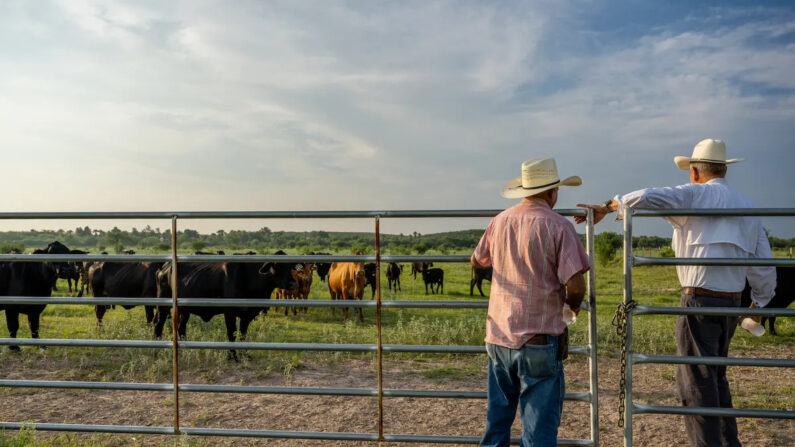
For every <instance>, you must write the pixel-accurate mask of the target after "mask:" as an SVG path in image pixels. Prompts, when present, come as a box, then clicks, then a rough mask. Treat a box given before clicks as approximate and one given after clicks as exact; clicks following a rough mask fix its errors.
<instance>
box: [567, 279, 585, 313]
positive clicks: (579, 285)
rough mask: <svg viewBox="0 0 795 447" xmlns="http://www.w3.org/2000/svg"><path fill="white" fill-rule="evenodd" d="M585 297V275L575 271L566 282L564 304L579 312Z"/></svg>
mask: <svg viewBox="0 0 795 447" xmlns="http://www.w3.org/2000/svg"><path fill="white" fill-rule="evenodd" d="M584 297H585V275H583V274H582V273H576V274H575V275H574V276H572V277H571V279H569V281H568V282H567V283H566V304H568V305H569V307H570V308H571V310H573V311H574V313H575V314H578V313H579V312H580V305H581V304H582V300H583V298H584Z"/></svg>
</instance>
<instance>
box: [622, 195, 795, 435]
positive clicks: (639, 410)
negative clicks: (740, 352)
mask: <svg viewBox="0 0 795 447" xmlns="http://www.w3.org/2000/svg"><path fill="white" fill-rule="evenodd" d="M669 216H724V217H726V216H795V209H793V208H769V209H763V208H750V209H741V208H736V209H680V210H645V209H644V210H640V209H639V210H633V209H626V210H625V214H624V301H623V306H624V310H625V315H626V339H625V347H626V371H625V374H624V376H623V379H624V381H625V383H626V394H625V398H624V401H623V404H624V407H625V413H624V446H626V447H630V446H632V416H633V415H635V414H644V413H648V414H678V415H700V416H719V417H720V416H725V417H747V418H770V419H795V411H785V410H754V409H740V408H713V407H676V406H663V405H649V404H642V403H635V402H633V401H632V391H633V389H632V366H633V365H637V364H642V363H659V364H688V365H721V366H722V365H726V366H761V367H784V368H793V367H795V360H792V359H780V358H773V359H765V358H743V357H729V358H726V357H692V356H673V355H650V354H640V353H635V352H633V350H632V320H633V316H635V315H710V316H736V317H741V316H765V317H772V316H776V317H778V316H785V317H795V309H744V308H736V307H710V308H694V307H688V308H682V307H661V306H641V305H635V302H634V301H633V299H632V267H633V266H641V265H713V266H730V265H748V266H789V267H793V266H795V260H794V259H780V258H776V259H758V258H754V259H746V258H656V257H646V256H634V255H633V254H632V218H633V217H669Z"/></svg>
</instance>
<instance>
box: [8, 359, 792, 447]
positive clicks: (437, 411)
mask: <svg viewBox="0 0 795 447" xmlns="http://www.w3.org/2000/svg"><path fill="white" fill-rule="evenodd" d="M732 354H733V355H734V356H756V357H786V358H792V357H793V353H792V352H791V351H790V350H786V349H766V350H754V352H739V351H735V352H733V353H732ZM6 363H9V362H6ZM14 363H16V362H14ZM23 364H24V366H25V367H24V368H20V366H21V365H23ZM65 366H66V365H63V364H60V363H57V364H55V363H54V364H48V363H47V359H46V356H43V357H42V359H41V360H40V361H38V362H31V361H26V362H24V363H23V362H19V363H18V364H16V365H10V364H7V365H4V366H2V367H0V375H2V376H3V378H7V379H21V378H26V379H37V380H63V379H64V367H65ZM72 367H74V365H73V366H72ZM67 369H68V367H67ZM599 374H600V380H599V401H600V402H599V403H600V405H599V424H600V425H599V426H600V438H601V439H600V440H601V445H604V446H619V445H621V444H622V441H621V439H622V438H621V431H620V429H619V428H618V427H617V426H616V418H617V388H618V374H619V364H618V358H617V357H607V356H603V357H601V358H600V363H599ZM76 375H78V376H79V374H76ZM566 375H567V387H568V391H585V390H587V377H588V367H587V363H586V362H585V360H584V359H582V358H576V357H575V358H572V359H571V361H568V362H567V364H566ZM485 377H486V376H485V365H484V367H483V368H480V369H478V368H472V366H471V362H465V361H463V360H447V361H445V362H443V363H440V362H438V361H435V360H434V361H433V362H422V361H396V360H390V359H389V358H387V361H386V362H385V375H384V387H385V388H400V389H457V390H484V389H485V384H486V379H485ZM729 377H730V380H731V385H732V389H733V392H734V399H735V403H736V406H749V405H750V406H759V405H773V406H778V408H781V409H787V410H793V409H795V396H793V388H792V384H793V383H795V371H793V370H791V369H784V368H739V367H738V368H731V369H730V374H729ZM208 378H209V377H208V376H207V374H206V373H202V372H187V373H184V374H183V375H182V377H181V381H182V382H183V383H208V380H207V379H208ZM634 380H635V385H636V387H637V391H636V393H635V397H636V400H637V401H641V402H644V401H646V402H649V403H655V404H665V405H677V404H678V402H677V399H676V394H675V386H674V368H673V367H672V366H663V365H643V366H638V367H636V370H635V375H634ZM210 381H212V383H216V384H230V385H233V384H234V385H241V384H243V385H272V386H288V385H289V386H301V387H346V388H348V387H350V388H359V387H361V388H375V386H376V373H375V368H374V364H373V361H372V359H370V358H359V359H348V360H344V361H341V362H339V363H336V362H335V363H332V364H330V365H329V364H327V363H325V362H322V363H321V362H312V361H305V362H303V363H302V364H301V365H300V366H299V367H298V368H296V369H294V370H292V371H291V372H290V373H289V374H283V373H282V372H271V373H268V374H262V373H260V372H257V371H252V370H251V369H247V370H244V369H240V368H237V369H236V367H235V366H234V365H233V364H230V365H229V368H228V369H226V370H225V371H223V373H222V374H218V373H215V374H213V376H212V378H211V380H210ZM172 399H173V396H172V393H170V392H118V391H83V390H45V389H10V388H2V389H0V401H2V406H0V419H2V420H5V421H38V422H51V423H85V424H125V425H147V426H170V425H171V424H172V422H173V407H172V404H173V402H172ZM181 400H182V412H181V420H182V424H183V425H185V426H195V427H217V428H248V429H264V430H310V431H332V432H370V433H373V432H376V431H377V425H376V417H377V401H376V399H375V398H371V397H334V396H284V395H252V394H226V395H224V394H199V393H183V394H182V397H181ZM384 402H385V432H386V433H394V434H409V433H412V434H446V435H459V436H479V435H480V434H481V432H482V430H483V426H484V418H485V401H484V400H474V399H473V400H457V399H416V398H412V399H409V398H387V399H385V401H384ZM588 417H589V410H588V406H587V405H586V404H584V403H580V402H567V403H566V405H565V409H564V418H563V423H562V425H561V429H560V437H562V438H587V437H588V436H589V428H588ZM738 422H739V424H740V433H741V438H742V440H743V441H744V445H746V446H788V445H795V422H793V421H786V420H753V419H740V420H739V421H738ZM634 428H635V431H634V432H635V438H634V439H635V444H636V445H639V446H647V445H654V446H680V445H687V440H686V437H685V433H684V425H683V422H682V420H681V417H678V416H655V415H639V416H637V417H636V418H635V427H634ZM514 430H515V432H516V434H517V435H518V434H519V430H520V423H519V422H518V421H517V422H516V423H515V425H514ZM40 436H47V434H45V433H40ZM88 436H90V435H88ZM93 437H94V439H97V435H93ZM101 439H102V441H103V444H107V445H108V446H132V445H135V446H155V445H164V444H169V443H171V442H170V441H168V440H167V438H163V437H156V436H141V435H101ZM196 442H197V443H198V445H207V446H209V445H213V446H215V445H222V446H232V445H234V446H254V445H274V446H293V445H295V446H319V445H323V446H328V445H339V446H358V445H372V444H368V443H364V442H329V441H311V440H310V441H307V440H276V439H241V438H203V439H200V440H197V441H196ZM384 445H392V444H389V443H385V444H384ZM394 445H400V444H394Z"/></svg>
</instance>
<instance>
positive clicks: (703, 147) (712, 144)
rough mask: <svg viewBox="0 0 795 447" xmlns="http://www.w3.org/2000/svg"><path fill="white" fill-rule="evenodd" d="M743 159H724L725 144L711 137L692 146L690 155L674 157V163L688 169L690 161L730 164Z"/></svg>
mask: <svg viewBox="0 0 795 447" xmlns="http://www.w3.org/2000/svg"><path fill="white" fill-rule="evenodd" d="M743 160H744V159H743V158H732V159H731V160H726V145H725V144H723V141H721V140H713V139H712V138H707V139H706V140H701V141H699V142H698V144H697V145H696V147H694V148H693V156H692V157H683V156H681V155H680V156H678V157H674V163H676V166H678V167H679V169H683V170H685V171H689V170H690V163H691V162H693V163H698V162H704V163H721V164H730V163H737V162H738V161H743Z"/></svg>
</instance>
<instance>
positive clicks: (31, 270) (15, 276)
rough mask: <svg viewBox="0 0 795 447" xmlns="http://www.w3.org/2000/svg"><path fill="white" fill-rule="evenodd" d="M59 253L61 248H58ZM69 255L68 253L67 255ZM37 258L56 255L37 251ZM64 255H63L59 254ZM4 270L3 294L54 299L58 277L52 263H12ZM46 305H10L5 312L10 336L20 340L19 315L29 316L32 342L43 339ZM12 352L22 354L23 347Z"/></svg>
mask: <svg viewBox="0 0 795 447" xmlns="http://www.w3.org/2000/svg"><path fill="white" fill-rule="evenodd" d="M54 249H55V250H58V248H57V247H56V248H54ZM67 253H68V251H67ZM33 254H56V253H51V252H49V251H47V250H35V251H34V252H33ZM58 254H61V253H58ZM3 264H5V265H4V266H3V267H2V268H0V277H2V279H0V283H3V282H4V283H5V285H4V286H1V285H0V287H2V288H4V289H5V290H0V292H3V294H4V295H7V296H40V297H49V296H51V295H52V287H53V285H54V284H55V281H57V280H58V277H57V276H56V271H55V267H54V266H53V265H52V264H51V263H49V262H10V263H3ZM45 307H47V305H46V304H6V305H4V306H3V308H4V309H5V311H6V325H7V326H8V334H9V336H10V337H11V338H16V337H17V331H18V330H19V314H25V315H27V316H28V325H29V326H30V335H31V337H32V338H39V318H40V317H41V313H42V312H43V311H44V308H45ZM9 349H11V350H12V351H19V346H9Z"/></svg>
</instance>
